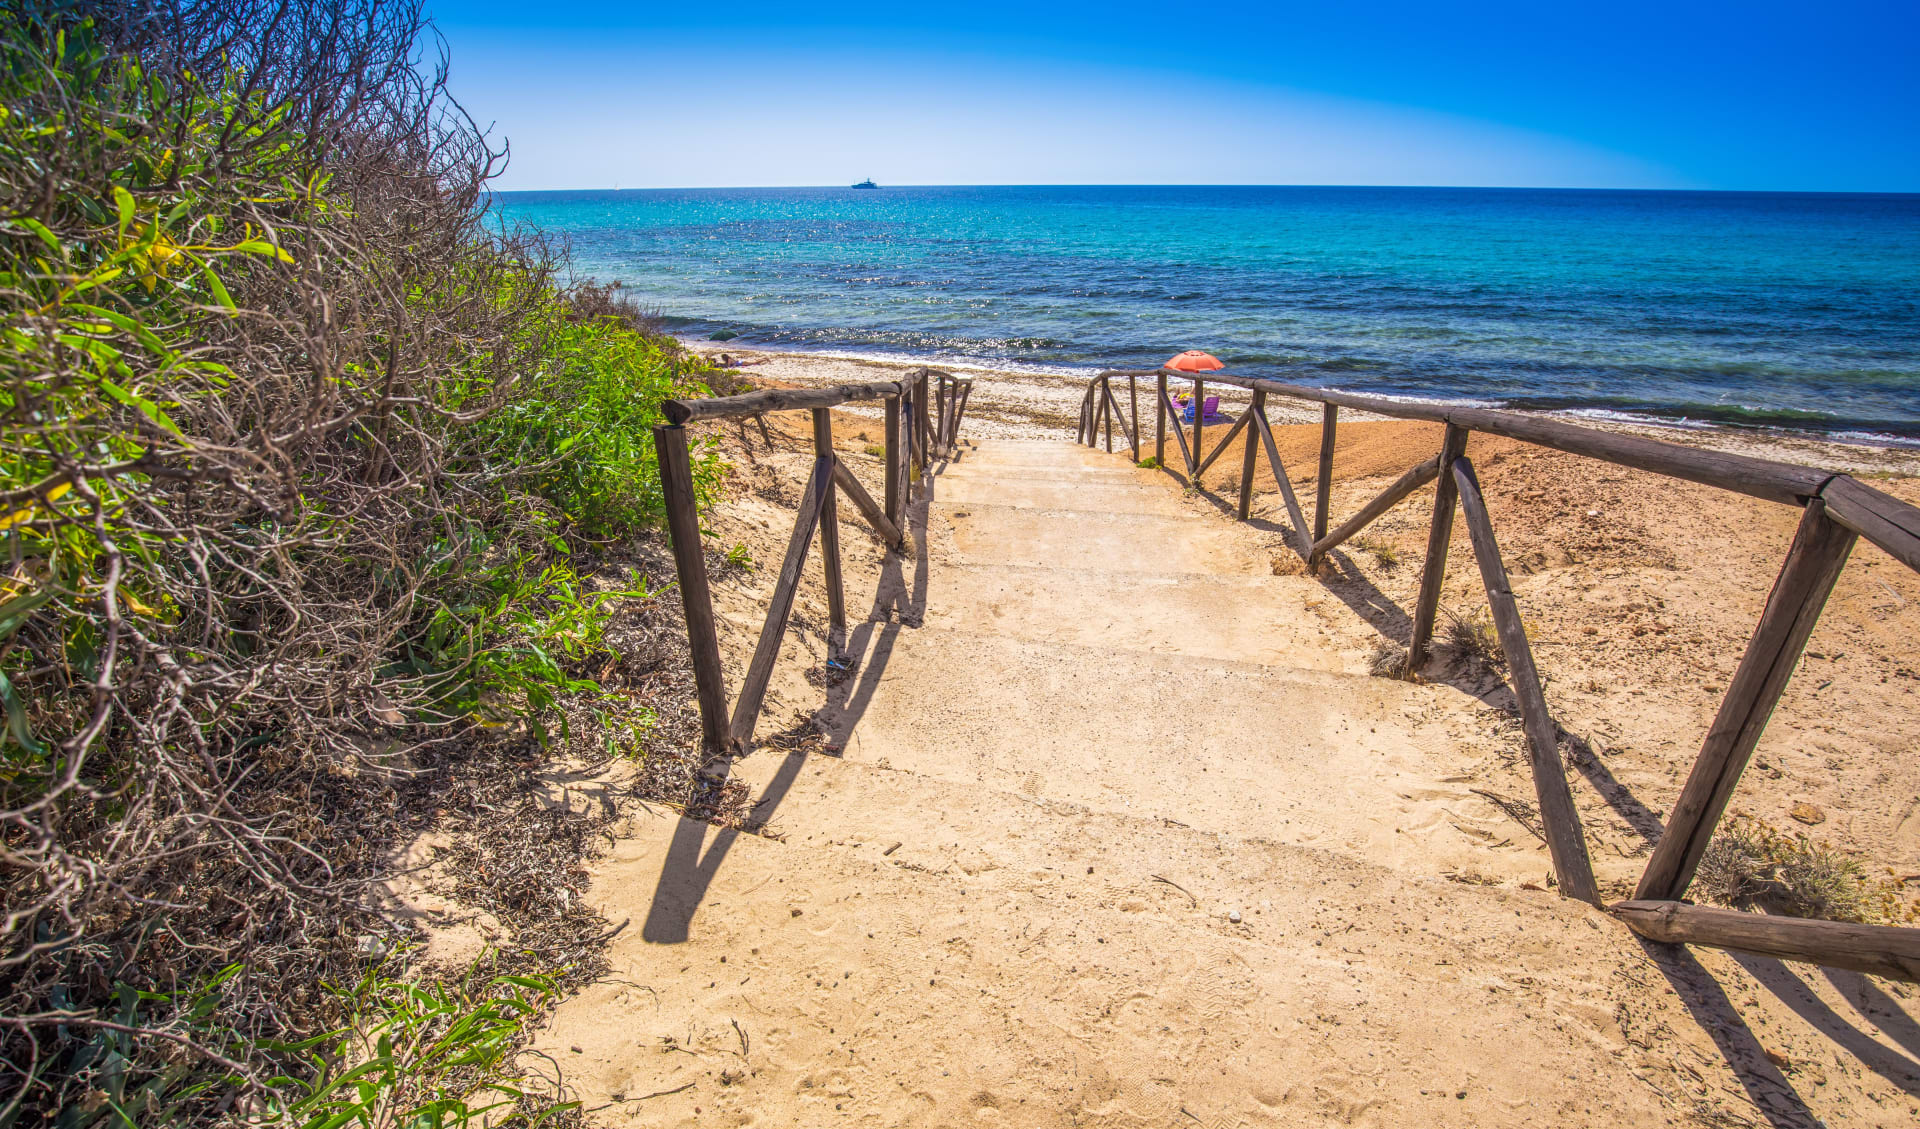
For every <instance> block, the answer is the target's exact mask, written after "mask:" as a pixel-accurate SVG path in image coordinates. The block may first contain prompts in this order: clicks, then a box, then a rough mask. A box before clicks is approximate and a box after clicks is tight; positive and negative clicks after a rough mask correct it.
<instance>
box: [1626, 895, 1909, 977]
mask: <svg viewBox="0 0 1920 1129" xmlns="http://www.w3.org/2000/svg"><path fill="white" fill-rule="evenodd" d="M1607 912H1608V913H1611V914H1612V915H1613V916H1615V917H1617V918H1619V919H1620V920H1621V921H1622V922H1624V923H1625V924H1626V926H1627V928H1629V929H1631V930H1633V931H1634V932H1635V933H1638V934H1639V935H1640V936H1642V937H1645V938H1646V939H1648V940H1649V941H1661V942H1665V943H1667V944H1672V945H1712V946H1714V947H1716V948H1721V949H1732V950H1734V951H1735V952H1742V953H1753V954H1754V955H1756V956H1764V957H1777V958H1779V959H1781V960H1803V961H1808V962H1810V963H1813V964H1822V965H1826V966H1827V967H1829V968H1850V969H1852V970H1854V971H1855V972H1866V973H1870V974H1872V975H1874V976H1885V977H1887V978H1888V979H1891V980H1905V981H1908V982H1920V929H1908V928H1902V927H1899V926H1893V925H1857V924H1854V923H1853V922H1848V921H1819V920H1815V919H1812V918H1803V917H1776V916H1774V915H1772V914H1760V913H1744V912H1742V911H1740V910H1732V909H1713V908H1710V907H1708V906H1696V905H1689V904H1687V903H1686V902H1676V901H1649V900H1646V899H1639V898H1636V899H1634V900H1633V901H1628V902H1616V903H1614V904H1613V905H1611V906H1608V907H1607Z"/></svg>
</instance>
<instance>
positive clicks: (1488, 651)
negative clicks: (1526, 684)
mask: <svg viewBox="0 0 1920 1129" xmlns="http://www.w3.org/2000/svg"><path fill="white" fill-rule="evenodd" d="M1440 610H1441V611H1443V612H1446V613H1447V645H1448V646H1449V647H1450V648H1452V650H1453V652H1454V653H1455V654H1457V655H1460V656H1462V657H1464V658H1466V659H1468V660H1470V661H1472V662H1476V663H1479V664H1481V665H1482V666H1485V667H1488V668H1489V669H1491V668H1493V667H1498V666H1502V665H1504V664H1505V663H1506V661H1507V653H1506V651H1505V650H1503V649H1502V648H1501V646H1500V633H1499V632H1497V631H1495V630H1494V628H1493V616H1492V615H1491V614H1490V613H1489V612H1488V611H1487V609H1485V608H1482V609H1480V610H1479V611H1477V612H1474V613H1473V614H1472V615H1470V616H1461V615H1458V614H1456V613H1455V612H1454V611H1453V609H1451V608H1448V607H1445V606H1444V605H1443V606H1442V607H1441V609H1440Z"/></svg>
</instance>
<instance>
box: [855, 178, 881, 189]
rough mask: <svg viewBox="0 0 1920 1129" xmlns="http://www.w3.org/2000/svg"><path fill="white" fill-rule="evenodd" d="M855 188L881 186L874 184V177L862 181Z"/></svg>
mask: <svg viewBox="0 0 1920 1129" xmlns="http://www.w3.org/2000/svg"><path fill="white" fill-rule="evenodd" d="M854 187H855V188H878V187H880V186H879V185H877V184H875V183H874V182H873V178H872V177H868V178H867V179H865V180H863V181H861V182H860V183H859V184H856V185H854Z"/></svg>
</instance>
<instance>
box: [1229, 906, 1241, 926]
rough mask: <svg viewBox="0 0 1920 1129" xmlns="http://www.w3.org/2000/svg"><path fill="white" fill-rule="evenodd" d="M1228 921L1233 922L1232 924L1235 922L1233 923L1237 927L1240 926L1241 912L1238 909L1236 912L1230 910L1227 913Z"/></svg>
mask: <svg viewBox="0 0 1920 1129" xmlns="http://www.w3.org/2000/svg"><path fill="white" fill-rule="evenodd" d="M1227 920H1228V921H1231V922H1233V923H1234V924H1235V925H1238V924H1240V911H1239V910H1237V909H1236V910H1228V911H1227Z"/></svg>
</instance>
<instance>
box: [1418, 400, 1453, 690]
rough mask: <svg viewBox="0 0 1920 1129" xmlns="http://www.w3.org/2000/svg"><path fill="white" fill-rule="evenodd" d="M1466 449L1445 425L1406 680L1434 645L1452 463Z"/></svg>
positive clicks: (1449, 531) (1448, 539)
mask: <svg viewBox="0 0 1920 1129" xmlns="http://www.w3.org/2000/svg"><path fill="white" fill-rule="evenodd" d="M1466 449H1467V431H1466V429H1465V428H1463V427H1457V426H1455V425H1453V424H1451V423H1450V424H1448V425H1447V431H1446V434H1445V435H1444V436H1443V437H1442V438H1441V440H1440V454H1439V455H1438V456H1437V457H1436V459H1435V462H1434V465H1435V466H1436V467H1437V468H1439V472H1440V473H1439V485H1438V486H1436V487H1435V488H1434V492H1433V524H1432V525H1431V526H1429V527H1428V529H1427V561H1426V564H1425V565H1423V566H1422V567H1421V570H1420V595H1419V596H1418V597H1417V598H1416V600H1415V603H1414V605H1413V630H1412V631H1411V632H1410V633H1409V636H1408V639H1407V676H1408V677H1409V678H1411V677H1412V676H1414V675H1416V674H1418V673H1420V668H1421V667H1423V666H1426V665H1427V651H1428V648H1429V647H1430V646H1431V644H1432V643H1433V623H1434V618H1435V617H1436V616H1438V615H1439V614H1440V586H1441V584H1442V583H1443V582H1444V581H1445V580H1446V574H1447V548H1448V546H1449V545H1451V544H1452V543H1453V507H1454V500H1455V499H1456V498H1457V497H1458V495H1459V486H1458V485H1457V483H1456V480H1455V479H1454V477H1453V460H1455V459H1457V458H1459V457H1460V456H1461V455H1462V454H1464V453H1465V452H1466Z"/></svg>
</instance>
